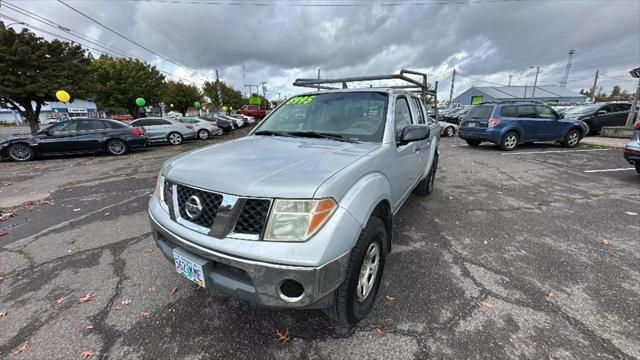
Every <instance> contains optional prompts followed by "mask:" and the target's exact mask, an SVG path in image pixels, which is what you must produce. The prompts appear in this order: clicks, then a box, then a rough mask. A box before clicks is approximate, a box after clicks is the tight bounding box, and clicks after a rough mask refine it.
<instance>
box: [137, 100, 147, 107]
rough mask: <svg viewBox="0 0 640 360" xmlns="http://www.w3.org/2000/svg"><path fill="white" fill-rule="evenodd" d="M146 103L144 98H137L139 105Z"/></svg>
mask: <svg viewBox="0 0 640 360" xmlns="http://www.w3.org/2000/svg"><path fill="white" fill-rule="evenodd" d="M144 104H146V101H144V99H143V98H137V99H136V105H138V106H144Z"/></svg>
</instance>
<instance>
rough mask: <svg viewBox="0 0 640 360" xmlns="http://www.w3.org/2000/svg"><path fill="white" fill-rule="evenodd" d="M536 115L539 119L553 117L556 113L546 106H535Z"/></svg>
mask: <svg viewBox="0 0 640 360" xmlns="http://www.w3.org/2000/svg"><path fill="white" fill-rule="evenodd" d="M536 117H537V118H541V119H555V118H556V114H555V113H554V112H553V110H551V108H548V107H546V106H536Z"/></svg>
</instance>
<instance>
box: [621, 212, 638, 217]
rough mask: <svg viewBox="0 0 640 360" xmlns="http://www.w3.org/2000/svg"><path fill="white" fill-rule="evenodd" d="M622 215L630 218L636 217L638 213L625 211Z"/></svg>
mask: <svg viewBox="0 0 640 360" xmlns="http://www.w3.org/2000/svg"><path fill="white" fill-rule="evenodd" d="M624 213H625V214H627V215H631V216H636V215H638V213H637V212H635V211H625V212H624Z"/></svg>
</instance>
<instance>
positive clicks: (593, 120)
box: [564, 102, 631, 135]
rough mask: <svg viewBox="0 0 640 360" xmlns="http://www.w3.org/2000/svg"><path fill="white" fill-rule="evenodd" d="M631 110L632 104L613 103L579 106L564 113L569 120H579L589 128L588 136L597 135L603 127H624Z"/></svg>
mask: <svg viewBox="0 0 640 360" xmlns="http://www.w3.org/2000/svg"><path fill="white" fill-rule="evenodd" d="M630 110H631V104H630V103H622V102H611V103H596V104H588V105H578V106H574V107H572V108H570V109H567V110H566V111H565V112H564V116H565V118H567V119H577V120H581V121H582V122H584V124H585V125H586V126H587V132H586V133H585V135H588V134H597V133H599V132H600V129H602V127H603V126H624V125H625V124H626V123H627V117H628V116H629V111H630Z"/></svg>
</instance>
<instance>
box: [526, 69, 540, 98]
mask: <svg viewBox="0 0 640 360" xmlns="http://www.w3.org/2000/svg"><path fill="white" fill-rule="evenodd" d="M529 69H536V79H535V80H533V91H532V92H531V98H532V99H533V96H534V95H535V94H536V85H538V74H539V73H540V66H536V67H533V66H529Z"/></svg>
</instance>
